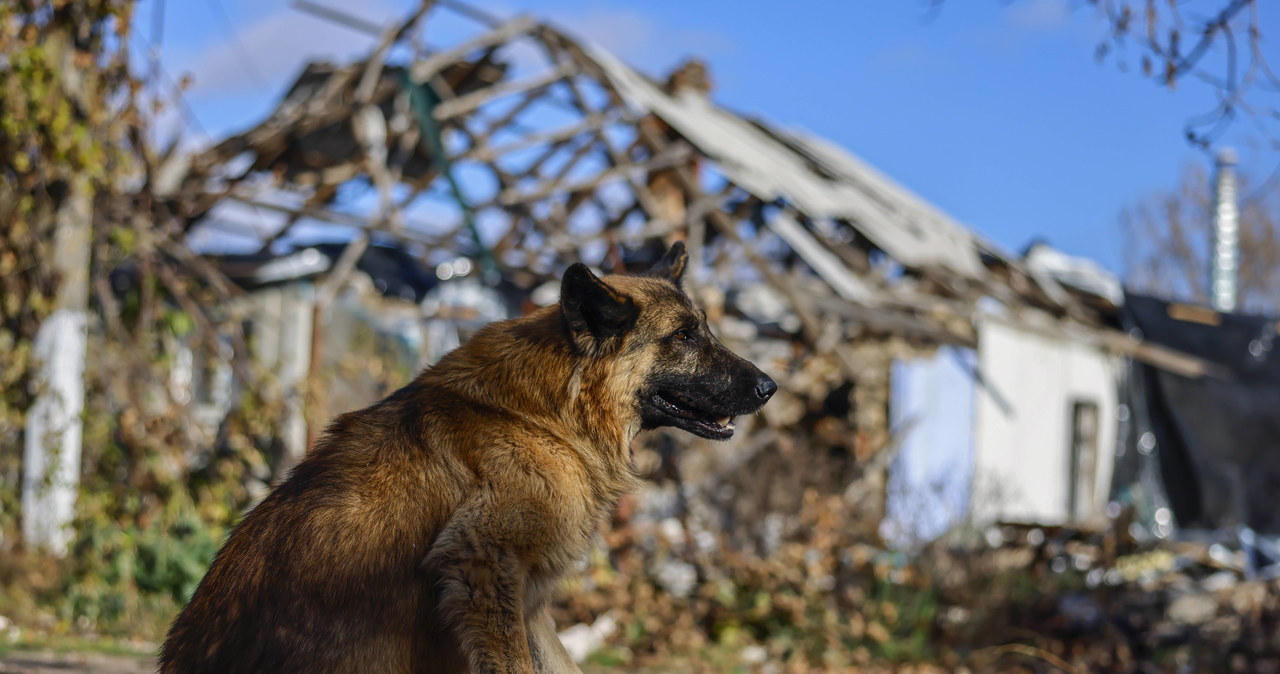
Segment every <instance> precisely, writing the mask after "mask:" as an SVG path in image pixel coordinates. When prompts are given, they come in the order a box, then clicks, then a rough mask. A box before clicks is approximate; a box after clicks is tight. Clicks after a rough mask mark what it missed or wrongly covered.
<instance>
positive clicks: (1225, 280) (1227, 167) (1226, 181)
mask: <svg viewBox="0 0 1280 674" xmlns="http://www.w3.org/2000/svg"><path fill="white" fill-rule="evenodd" d="M1215 168H1216V171H1215V173H1216V175H1215V178H1214V200H1213V201H1214V208H1213V265H1212V269H1213V271H1212V278H1211V279H1210V283H1211V286H1210V297H1211V301H1212V304H1213V308H1214V309H1216V310H1217V311H1221V312H1224V313H1225V312H1230V311H1235V308H1236V296H1237V286H1238V284H1237V273H1238V269H1239V258H1240V250H1239V249H1240V212H1239V209H1238V208H1237V206H1236V153H1235V151H1234V150H1231V149H1230V148H1224V149H1223V150H1222V151H1220V152H1219V153H1218V159H1217V162H1216V167H1215Z"/></svg>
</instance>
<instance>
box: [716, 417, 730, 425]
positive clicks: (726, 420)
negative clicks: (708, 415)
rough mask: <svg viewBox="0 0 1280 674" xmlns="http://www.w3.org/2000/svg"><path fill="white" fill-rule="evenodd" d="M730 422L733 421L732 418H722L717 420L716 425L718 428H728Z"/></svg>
mask: <svg viewBox="0 0 1280 674" xmlns="http://www.w3.org/2000/svg"><path fill="white" fill-rule="evenodd" d="M730 421H732V418H730V417H723V418H720V419H716V425H717V426H728V425H729V422H730Z"/></svg>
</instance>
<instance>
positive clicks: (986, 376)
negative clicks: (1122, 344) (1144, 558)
mask: <svg viewBox="0 0 1280 674" xmlns="http://www.w3.org/2000/svg"><path fill="white" fill-rule="evenodd" d="M1049 334H1052V333H1049ZM978 341H979V346H978V367H979V372H980V373H981V374H980V376H981V381H980V383H979V385H978V388H977V392H976V396H977V400H976V405H975V410H974V414H975V419H974V438H975V443H974V444H975V447H974V451H975V459H976V461H975V470H974V481H973V487H972V492H971V494H972V496H971V506H972V512H973V515H974V520H975V521H976V522H990V521H993V520H997V519H999V520H1012V521H1034V522H1039V523H1043V524H1058V523H1064V522H1067V521H1069V520H1071V519H1073V518H1072V513H1069V512H1068V503H1069V490H1070V489H1071V484H1070V475H1071V469H1070V463H1071V446H1070V445H1071V430H1072V429H1071V426H1072V403H1073V402H1074V401H1076V400H1091V401H1093V402H1094V403H1096V404H1097V406H1098V412H1099V428H1098V451H1097V460H1096V466H1095V471H1094V489H1093V493H1092V495H1091V497H1090V498H1088V499H1085V501H1086V502H1084V503H1082V504H1081V506H1080V507H1079V510H1078V512H1077V513H1075V515H1076V516H1078V517H1091V516H1095V515H1097V514H1100V513H1101V512H1102V511H1103V509H1104V508H1105V505H1106V499H1107V495H1108V491H1109V487H1110V481H1111V469H1112V465H1113V463H1114V457H1115V437H1116V406H1117V395H1118V391H1117V386H1118V381H1119V379H1118V377H1119V374H1120V371H1121V370H1120V367H1121V363H1120V361H1119V359H1117V358H1115V357H1113V356H1110V355H1108V354H1106V353H1104V352H1102V351H1100V350H1099V349H1097V348H1095V347H1092V346H1089V345H1087V344H1085V343H1083V342H1081V341H1079V340H1074V339H1069V338H1066V337H1056V336H1048V335H1046V334H1044V333H1043V331H1039V332H1032V331H1028V330H1026V329H1024V328H1019V327H1014V326H1013V325H1012V324H1010V323H1008V322H1007V321H1006V320H1004V319H1001V318H1000V317H998V316H984V317H982V318H980V319H979V322H978Z"/></svg>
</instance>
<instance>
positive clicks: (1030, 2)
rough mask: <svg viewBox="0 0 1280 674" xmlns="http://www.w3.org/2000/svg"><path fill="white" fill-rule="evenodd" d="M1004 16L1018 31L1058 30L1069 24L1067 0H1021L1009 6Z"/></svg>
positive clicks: (1069, 10) (1069, 14)
mask: <svg viewBox="0 0 1280 674" xmlns="http://www.w3.org/2000/svg"><path fill="white" fill-rule="evenodd" d="M1006 16H1007V19H1006V20H1007V21H1008V23H1009V25H1010V26H1011V27H1013V28H1016V29H1019V30H1025V31H1039V30H1058V29H1061V28H1066V27H1067V26H1068V25H1069V24H1070V23H1071V8H1070V7H1069V6H1068V2H1067V0H1022V1H1021V2H1016V3H1013V4H1012V5H1010V6H1009V10H1008V14H1007V15H1006Z"/></svg>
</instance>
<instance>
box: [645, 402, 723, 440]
mask: <svg viewBox="0 0 1280 674" xmlns="http://www.w3.org/2000/svg"><path fill="white" fill-rule="evenodd" d="M653 405H654V406H655V407H656V408H658V410H660V411H662V412H663V413H664V414H666V415H668V416H672V417H675V418H676V419H678V420H681V421H683V422H684V423H680V424H677V425H678V426H681V427H683V428H685V430H688V431H689V432H691V433H695V434H697V435H701V436H702V437H704V438H711V439H713V440H725V439H728V438H731V437H733V417H728V416H723V415H721V414H717V413H715V412H711V411H708V410H704V409H702V408H700V407H699V406H698V403H696V402H694V401H693V400H690V399H689V398H688V397H687V396H684V395H681V394H680V393H677V392H675V391H659V392H658V393H655V394H654V395H653Z"/></svg>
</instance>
